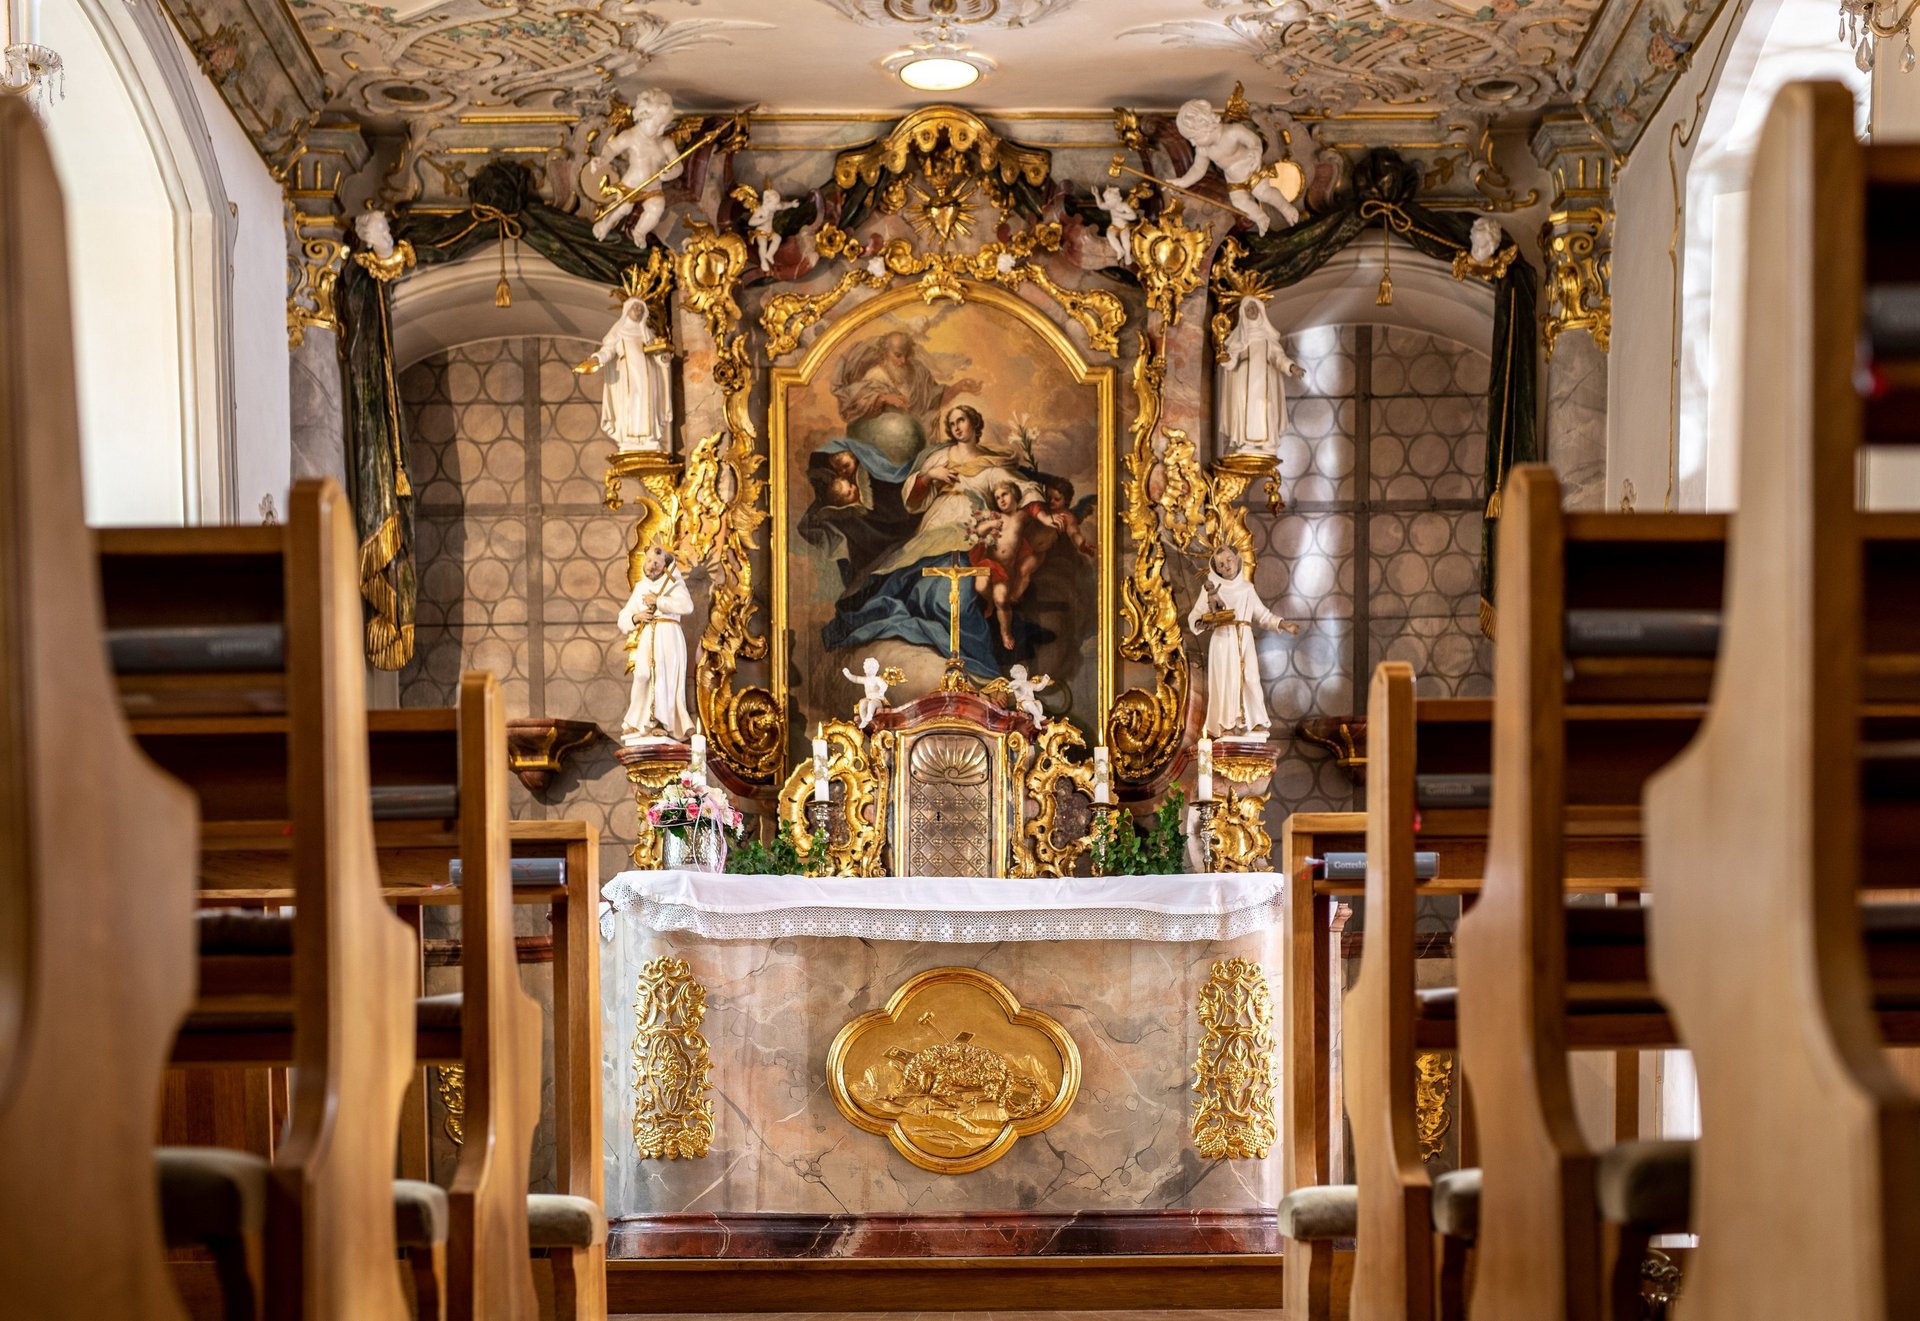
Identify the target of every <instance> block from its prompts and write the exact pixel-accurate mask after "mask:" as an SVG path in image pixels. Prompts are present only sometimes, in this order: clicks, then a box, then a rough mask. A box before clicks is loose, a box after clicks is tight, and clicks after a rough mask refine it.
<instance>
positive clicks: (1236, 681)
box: [1187, 546, 1300, 739]
mask: <svg viewBox="0 0 1920 1321" xmlns="http://www.w3.org/2000/svg"><path fill="white" fill-rule="evenodd" d="M1187 627H1188V628H1191V629H1192V630H1193V631H1194V632H1195V633H1196V634H1199V633H1206V632H1208V631H1211V632H1212V634H1213V636H1212V638H1210V639H1209V640H1208V642H1207V719H1206V725H1205V732H1206V735H1207V737H1208V738H1223V737H1224V738H1236V737H1237V738H1251V739H1264V738H1266V737H1267V734H1268V731H1269V730H1271V729H1272V727H1273V721H1272V720H1271V719H1270V718H1269V717H1268V715H1267V695H1266V692H1265V691H1264V690H1263V689H1262V688H1261V687H1260V658H1259V654H1258V652H1257V650H1256V648H1255V646H1254V636H1253V631H1254V630H1255V629H1256V628H1258V629H1264V630H1266V631H1267V632H1270V633H1278V632H1286V633H1298V632H1299V631H1300V626H1299V625H1298V624H1290V623H1288V622H1287V621H1286V620H1284V619H1282V618H1280V616H1278V615H1276V614H1274V613H1273V611H1271V610H1269V609H1267V607H1266V603H1265V602H1263V601H1262V600H1261V599H1260V598H1259V597H1258V596H1257V595H1255V594H1254V590H1253V584H1252V583H1250V582H1248V581H1247V579H1246V577H1245V576H1244V575H1243V574H1242V573H1241V564H1240V553H1239V552H1238V551H1236V550H1234V548H1233V547H1231V546H1222V547H1221V548H1220V549H1219V550H1216V551H1215V552H1214V553H1213V570H1212V572H1210V573H1209V574H1207V587H1206V591H1205V592H1204V593H1202V594H1201V596H1200V599H1199V600H1197V601H1195V602H1194V603H1193V609H1192V611H1191V612H1189V614H1188V615H1187Z"/></svg>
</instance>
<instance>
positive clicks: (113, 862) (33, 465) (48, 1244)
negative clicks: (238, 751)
mask: <svg viewBox="0 0 1920 1321" xmlns="http://www.w3.org/2000/svg"><path fill="white" fill-rule="evenodd" d="M65 232H66V223H65V212H64V208H63V207H62V206H61V203H60V188H59V184H58V181H57V179H56V177H55V174H54V169H53V162H52V160H51V158H50V157H49V155H48V151H47V145H46V141H45V139H44V137H43V136H42V134H41V132H40V128H39V125H38V124H37V123H36V122H35V120H34V117H33V115H32V113H31V112H30V111H29V110H28V108H27V106H26V105H25V104H24V102H22V100H21V99H20V98H18V97H0V672H3V673H4V674H5V675H6V676H7V682H6V684H5V685H4V689H3V690H0V731H4V734H5V744H6V748H7V754H8V755H7V770H6V771H5V772H4V774H0V813H4V815H5V820H6V824H5V827H4V830H0V837H4V839H5V841H6V856H5V861H4V863H0V1281H3V1282H4V1283H0V1296H3V1297H4V1299H5V1302H4V1304H0V1306H4V1307H5V1308H6V1309H7V1310H8V1311H9V1313H10V1314H13V1315H18V1316H25V1317H33V1318H36V1321H61V1319H63V1318H74V1321H80V1319H81V1318H87V1319H88V1321H92V1319H93V1318H99V1317H154V1318H177V1317H182V1316H184V1313H183V1312H182V1311H181V1309H180V1303H179V1300H178V1298H177V1297H176V1295H175V1293H174V1290H173V1285H172V1283H171V1282H170V1281H169V1279H168V1274H167V1267H166V1262H165V1257H164V1249H163V1246H162V1240H161V1229H160V1215H159V1204H158V1200H157V1198H156V1196H155V1179H154V1135H153V1131H152V1128H151V1114H152V1107H153V1106H154V1105H155V1103H156V1102H157V1101H158V1099H159V1096H160V1078H161V1070H162V1069H163V1068H164V1066H165V1063H166V1056H167V1047H168V1044H169V1043H170V1042H171V1040H172V1038H173V1033H174V1029H175V1028H176V1026H177V1025H178V1024H179V1021H180V1019H181V1017H182V1016H183V1015H184V1014H185V1012H186V1009H187V1005H188V1003H189V1001H190V1000H191V998H192V994H193V958H192V950H193V945H192V902H193V898H192V889H193V837H194V810H193V800H192V796H191V795H189V794H188V793H187V792H186V791H185V790H184V789H182V788H180V787H179V786H178V785H175V784H173V783H172V782H171V781H169V780H168V779H167V778H166V777H165V776H163V775H161V774H159V773H158V772H157V771H155V770H154V768H153V767H152V766H151V765H149V764H148V763H147V762H146V760H145V759H144V758H143V757H141V756H140V755H139V753H138V752H137V751H136V750H135V749H134V747H133V744H132V741H131V740H130V739H129V738H128V735H127V731H126V726H125V724H124V722H123V721H122V720H121V718H120V714H119V708H118V704H117V703H116V702H115V701H114V698H113V683H112V679H111V676H110V675H109V674H108V672H107V666H106V662H105V659H104V656H103V654H102V648H101V643H100V629H101V624H100V618H101V615H100V597H99V585H98V580H97V578H96V576H95V573H94V568H93V561H92V557H91V556H90V555H89V554H88V551H87V539H86V520H85V515H84V513H83V510H82V502H81V483H80V429H79V418H78V415H77V411H76V405H75V391H74V377H73V362H72V351H73V350H72V345H73V331H72V325H71V321H70V317H69V313H68V310H67V309H68V302H67V300H68V283H67V261H66V244H65ZM109 1226H110V1227H111V1232H102V1230H103V1228H104V1227H109Z"/></svg>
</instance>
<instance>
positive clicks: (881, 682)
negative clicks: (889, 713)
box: [840, 656, 906, 729]
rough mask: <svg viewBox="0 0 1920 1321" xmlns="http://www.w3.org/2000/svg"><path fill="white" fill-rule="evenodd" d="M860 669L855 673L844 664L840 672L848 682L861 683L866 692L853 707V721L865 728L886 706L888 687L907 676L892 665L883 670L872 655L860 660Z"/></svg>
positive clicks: (863, 691)
mask: <svg viewBox="0 0 1920 1321" xmlns="http://www.w3.org/2000/svg"><path fill="white" fill-rule="evenodd" d="M860 669H861V671H862V672H861V673H859V674H855V673H854V672H853V671H852V670H849V669H847V668H845V667H844V666H843V667H841V670H840V673H842V674H844V675H845V676H846V677H847V680H848V682H850V683H857V684H859V685H860V691H861V692H862V693H863V694H865V695H864V696H863V697H861V699H860V700H859V701H858V702H857V703H855V704H854V708H853V723H854V724H856V725H858V726H860V728H862V729H865V728H866V727H867V726H868V725H869V724H871V723H872V721H873V718H874V716H876V715H877V714H879V712H880V710H881V709H882V708H883V707H885V706H886V704H887V689H888V688H889V687H891V686H892V685H894V684H896V683H899V682H900V681H901V680H902V679H904V678H905V677H906V676H905V675H903V674H901V673H900V671H899V670H897V669H895V668H893V667H891V666H889V667H888V668H887V669H885V670H882V669H881V668H880V662H879V661H877V660H875V659H874V658H873V657H871V656H869V657H867V658H866V659H865V660H864V661H861V662H860Z"/></svg>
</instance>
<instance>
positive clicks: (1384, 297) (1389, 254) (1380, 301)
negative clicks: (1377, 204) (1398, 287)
mask: <svg viewBox="0 0 1920 1321" xmlns="http://www.w3.org/2000/svg"><path fill="white" fill-rule="evenodd" d="M1380 263H1381V270H1380V292H1379V293H1377V294H1375V295H1374V296H1373V305H1374V306H1375V307H1392V306H1393V243H1392V231H1391V230H1389V229H1388V228H1387V222H1386V219H1385V218H1384V217H1382V218H1381V221H1380Z"/></svg>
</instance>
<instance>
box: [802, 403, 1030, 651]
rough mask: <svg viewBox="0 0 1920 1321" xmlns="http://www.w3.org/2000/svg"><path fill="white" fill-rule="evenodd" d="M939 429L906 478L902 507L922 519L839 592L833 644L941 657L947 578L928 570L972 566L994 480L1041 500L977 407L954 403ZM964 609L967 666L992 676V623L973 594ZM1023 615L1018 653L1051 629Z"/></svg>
mask: <svg viewBox="0 0 1920 1321" xmlns="http://www.w3.org/2000/svg"><path fill="white" fill-rule="evenodd" d="M942 430H943V432H944V434H945V439H944V440H943V441H942V442H941V443H939V444H935V445H929V446H928V447H927V448H926V449H924V450H922V451H921V452H920V454H919V455H918V456H917V457H916V458H915V459H914V461H913V463H912V464H911V466H910V467H909V468H908V470H907V472H906V475H905V481H904V482H902V484H901V496H902V501H903V504H904V506H905V509H906V511H907V512H908V513H909V514H915V515H918V516H919V528H918V530H917V531H916V532H915V533H914V534H913V535H912V536H911V537H909V538H908V539H907V541H906V542H905V544H903V545H901V546H900V547H899V548H898V549H896V550H895V551H893V552H892V553H891V554H890V555H888V556H886V557H884V558H883V559H881V560H880V561H879V562H878V563H876V564H875V565H874V566H873V569H872V576H871V577H869V578H868V579H867V581H866V582H865V583H864V584H862V585H861V586H860V587H858V588H856V589H854V590H853V591H851V592H849V593H848V594H847V595H846V596H844V597H842V598H841V599H840V601H839V603H838V605H837V606H836V608H835V611H834V617H833V618H832V619H831V620H829V621H828V622H827V624H826V626H825V628H824V629H823V630H822V641H823V642H824V643H825V644H826V646H827V648H828V649H829V650H835V649H838V648H841V647H859V646H866V645H868V644H870V643H873V642H878V641H880V640H882V639H885V638H895V639H898V640H900V641H902V642H908V643H912V644H914V645H917V646H923V647H927V648H929V649H931V650H933V651H935V652H937V653H939V654H941V655H945V654H946V650H947V646H948V642H949V633H948V626H949V617H950V607H949V605H948V602H949V588H948V586H947V583H946V581H945V580H944V579H940V578H928V577H926V576H924V574H923V573H922V570H924V569H927V568H944V567H948V566H952V565H963V564H969V563H972V550H973V545H974V537H973V535H972V534H971V532H970V531H969V529H970V527H971V525H972V524H973V522H974V516H975V515H976V514H979V513H982V512H983V511H987V510H990V509H993V508H994V499H993V493H994V488H995V487H996V486H1000V485H1003V484H1006V483H1011V484H1012V485H1014V486H1015V487H1016V488H1018V491H1019V503H1020V504H1021V505H1023V506H1024V505H1027V504H1032V503H1038V504H1042V505H1044V503H1045V500H1046V495H1045V493H1044V492H1043V491H1042V490H1041V487H1040V484H1039V482H1037V481H1036V480H1034V477H1033V475H1032V474H1031V473H1030V472H1029V471H1028V470H1027V469H1026V467H1025V466H1024V465H1023V464H1022V463H1021V461H1020V460H1019V459H1018V458H1017V457H1016V456H1015V455H1013V454H1012V453H1010V452H1008V451H1005V450H1000V449H996V448H993V447H990V446H989V445H988V444H987V443H986V440H985V432H986V419H985V418H984V417H983V416H982V415H981V413H980V410H979V409H977V408H974V407H973V406H972V405H970V404H955V405H954V406H953V407H952V408H950V409H948V410H947V413H946V416H945V417H944V418H943V419H942ZM961 611H962V616H961V621H960V652H961V655H962V657H963V658H964V659H965V660H966V662H967V666H968V668H969V669H971V670H973V671H974V672H975V673H976V674H979V675H981V676H983V677H988V678H991V677H993V676H994V675H997V674H999V673H1000V670H1001V668H1002V666H1003V664H1004V662H1005V659H1006V658H1005V657H1004V656H1001V655H997V654H996V651H995V638H994V633H993V630H992V628H991V627H990V626H989V623H988V619H987V616H986V614H985V612H984V611H982V610H981V609H980V607H979V604H978V601H977V599H976V594H975V593H973V592H971V591H969V592H966V593H964V594H963V595H962V597H961ZM1018 622H1019V627H1017V628H1016V629H1015V634H1016V642H1015V648H1014V654H1021V653H1024V652H1025V651H1027V650H1030V649H1031V648H1032V647H1033V646H1035V645H1037V644H1038V643H1039V642H1042V641H1046V640H1047V637H1043V636H1041V635H1042V634H1043V633H1044V632H1045V630H1041V629H1037V628H1035V627H1034V626H1032V625H1031V624H1027V623H1025V621H1018ZM1049 636H1050V635H1049ZM1001 650H1002V651H1004V650H1006V649H1005V648H1002V649H1001Z"/></svg>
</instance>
